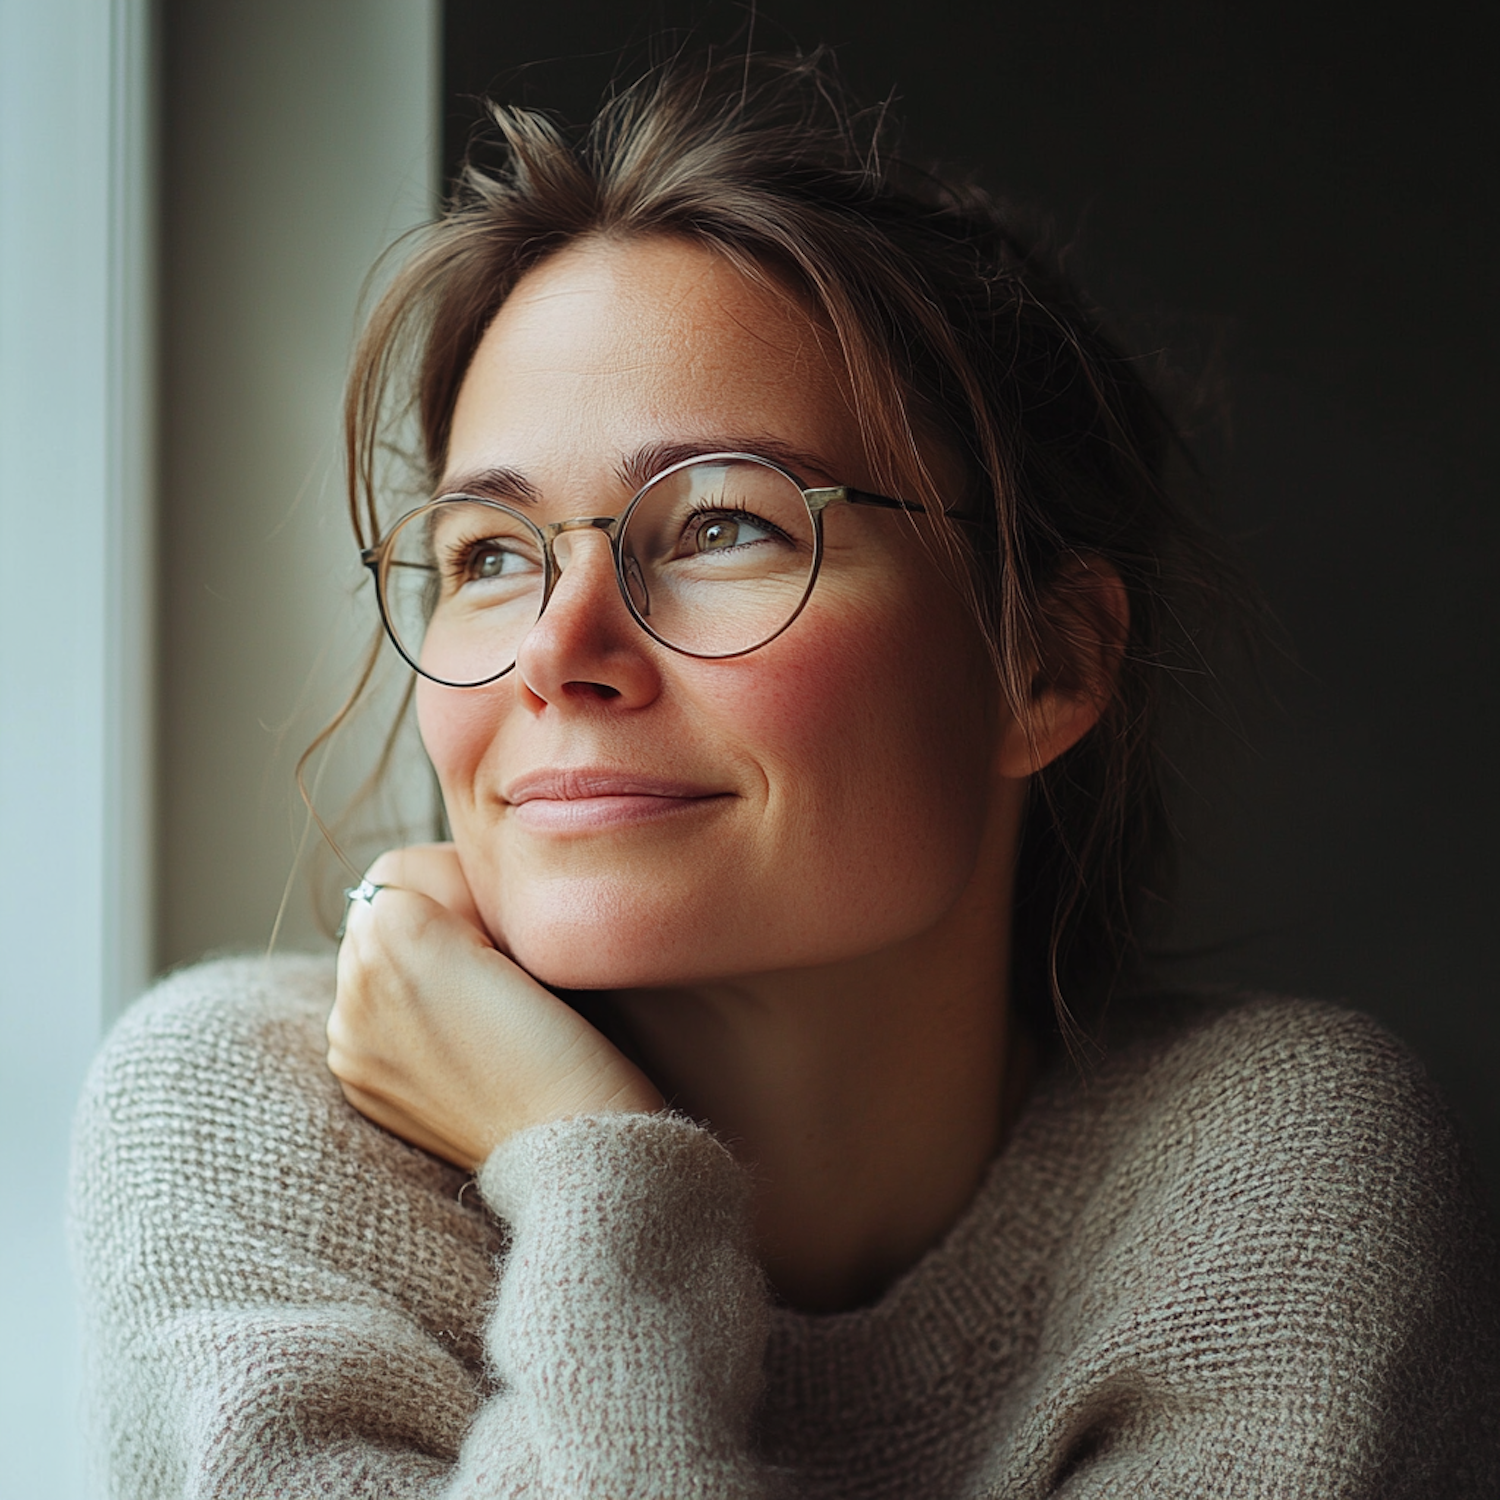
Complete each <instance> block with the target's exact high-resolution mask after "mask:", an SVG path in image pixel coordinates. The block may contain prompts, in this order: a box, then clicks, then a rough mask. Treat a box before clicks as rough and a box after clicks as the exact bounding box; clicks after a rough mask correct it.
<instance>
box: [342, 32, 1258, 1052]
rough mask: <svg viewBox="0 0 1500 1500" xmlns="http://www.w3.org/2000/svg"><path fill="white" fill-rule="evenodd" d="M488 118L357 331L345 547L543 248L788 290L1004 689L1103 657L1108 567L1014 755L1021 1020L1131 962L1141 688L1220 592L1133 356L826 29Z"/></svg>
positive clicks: (1221, 575)
mask: <svg viewBox="0 0 1500 1500" xmlns="http://www.w3.org/2000/svg"><path fill="white" fill-rule="evenodd" d="M489 114H490V116H491V118H492V120H493V123H494V131H493V134H490V135H487V137H486V138H485V139H483V140H481V141H479V142H477V143H476V148H475V150H474V152H472V153H471V157H470V161H469V164H468V165H467V167H466V168H465V170H464V172H463V175H462V178H461V180H460V181H459V183H458V185H457V187H456V189H455V191H454V193H453V196H452V199H451V202H450V204H449V206H448V208H447V211H446V212H445V213H444V214H443V215H442V217H441V218H440V220H439V221H438V222H437V223H436V224H434V225H433V226H431V227H429V228H428V229H427V230H425V231H423V233H422V238H421V239H420V242H419V244H418V246H417V248H416V249H415V251H414V252H413V253H412V254H410V256H409V258H408V259H407V260H406V261H405V263H404V264H403V265H402V266H401V267H400V269H399V271H398V272H397V273H396V275H395V278H394V280H393V281H392V283H391V284H390V286H389V287H388V289H387V290H386V291H385V293H384V295H383V296H382V297H381V298H380V300H379V302H378V304H377V305H376V307H375V309H374V311H373V314H372V315H371V317H370V319H369V322H368V324H367V327H366V329H365V332H364V335H363V338H362V340H361V342H360V344H359V346H358V350H357V353H356V356H355V361H354V366H353V372H352V376H351V380H350V384H349V390H348V397H347V406H346V419H345V420H346V426H345V434H346V442H347V460H348V475H349V500H350V509H351V514H352V517H353V522H354V529H355V532H356V534H357V536H358V537H359V540H360V543H361V545H365V544H368V543H369V542H371V541H373V540H374V539H375V538H376V537H377V536H378V535H379V533H380V531H381V529H382V526H383V524H388V522H389V520H390V519H392V517H391V516H390V515H389V514H386V515H383V514H382V512H383V511H388V509H389V506H390V501H389V500H386V501H385V502H384V503H383V496H382V491H383V489H384V488H385V486H384V483H383V479H382V475H383V472H384V465H383V460H382V455H383V454H384V453H386V452H388V451H389V444H390V435H391V433H392V432H393V430H395V429H396V428H397V427H399V425H400V424H401V423H402V422H408V423H409V422H411V421H413V420H414V422H415V427H416V432H417V445H418V452H417V454H416V461H417V464H418V467H419V469H422V470H423V471H424V472H423V474H422V478H423V480H424V481H425V483H427V484H428V485H429V486H430V485H433V484H436V483H437V481H438V479H439V478H440V476H441V473H442V470H443V467H444V461H445V457H446V450H447V445H448V437H449V431H450V426H451V423H452V419H453V409H454V404H455V402H456V400H457V397H458V392H459V387H460V385H461V384H462V382H463V379H464V376H465V374H466V372H467V370H468V367H469V362H470V360H471V358H472V357H473V354H474V351H475V348H476V346H477V345H478V343H479V341H480V338H481V336H482V335H483V334H484V332H485V330H486V328H487V327H488V325H489V323H490V321H491V319H492V318H493V317H494V316H495V313H496V311H497V310H498V308H499V307H500V304H501V303H502V302H503V301H504V300H505V298H506V297H507V296H508V295H509V293H510V291H511V289H512V288H513V287H514V286H515V285H516V283H517V281H518V280H519V279H520V278H521V277H522V276H523V275H524V274H525V273H526V272H527V271H528V270H530V269H531V268H532V267H533V266H536V265H537V264H538V263H539V262H541V261H542V260H544V259H545V258H546V257H547V256H549V255H551V254H552V253H554V252H555V251H557V250H559V249H560V248H561V247H563V246H565V245H568V244H570V243H572V242H575V241H578V240H580V239H582V238H584V237H586V236H600V237H609V238H615V239H623V238H630V237H635V236H650V235H669V236H674V237H677V238H680V239H683V240H688V241H692V242H694V243H696V244H698V245H702V246H705V247H708V248H710V249H712V250H714V251H717V252H718V253H720V254H722V255H724V256H725V257H727V258H728V259H729V260H730V261H731V262H732V263H733V264H735V265H736V266H737V267H739V268H741V269H742V270H744V271H745V272H746V273H747V274H749V275H751V276H754V277H756V278H758V279H760V280H761V281H762V282H767V283H770V284H773V285H775V286H777V287H779V288H781V289H784V290H787V291H790V292H792V293H793V294H795V295H796V296H797V297H799V299H801V300H802V301H803V302H804V303H805V305H806V306H807V307H808V308H809V310H810V312H811V313H812V314H813V316H814V319H815V321H816V322H817V323H818V324H819V325H820V326H821V327H822V328H823V329H825V330H826V331H827V334H828V336H829V337H831V339H832V340H833V341H834V344H835V348H836V353H837V354H838V355H839V356H841V358H842V360H843V362H844V364H845V365H846V367H847V371H848V378H849V381H850V384H851V388H852V390H853V393H854V398H855V407H856V410H857V413H858V419H859V422H860V425H861V428H862V432H863V437H864V442H865V446H866V449H867V451H868V454H869V457H870V462H871V466H872V471H873V472H872V478H873V480H874V482H875V484H876V486H877V487H878V488H880V489H882V490H884V492H885V493H887V494H897V495H903V496H906V497H907V498H912V499H918V500H921V501H924V502H926V503H928V504H929V506H930V507H931V508H934V509H936V510H939V511H941V510H942V509H943V508H944V507H945V506H946V507H949V508H952V507H954V505H955V502H957V508H958V509H960V510H961V511H963V512H965V514H964V515H963V516H962V517H961V518H960V519H956V520H953V521H952V522H950V523H948V524H947V532H948V535H947V541H948V544H949V546H950V547H951V548H952V549H953V550H954V551H955V552H956V553H957V554H958V555H959V556H961V557H962V558H963V559H964V560H965V563H966V568H965V570H964V571H965V573H966V576H967V578H968V580H969V586H970V595H971V600H972V605H973V609H974V613H975V617H976V619H977V621H978V623H979V625H980V628H981V629H982V630H983V632H984V635H985V638H986V640H987V641H988V644H989V647H990V650H991V653H992V655H993V660H994V664H995V670H996V672H997V674H998V677H999V680H1000V683H1001V685H1002V688H1003V690H1004V692H1005V694H1006V695H1007V697H1008V699H1009V701H1010V702H1011V704H1012V706H1013V708H1015V709H1016V710H1018V711H1019V710H1023V709H1024V706H1025V704H1026V703H1027V700H1028V699H1029V698H1031V697H1032V695H1033V694H1034V692H1035V691H1036V688H1037V685H1038V682H1039V680H1041V679H1044V678H1050V679H1052V680H1053V681H1058V680H1059V679H1067V678H1068V677H1069V676H1070V675H1072V676H1074V677H1075V679H1076V676H1077V674H1078V672H1079V671H1080V670H1081V669H1084V670H1086V664H1087V663H1088V662H1089V661H1091V660H1093V661H1097V660H1098V658H1099V653H1098V652H1097V650H1094V651H1090V650H1087V649H1075V647H1074V645H1073V644H1072V643H1071V642H1070V635H1071V636H1072V640H1073V641H1074V642H1076V641H1077V640H1078V639H1080V638H1087V637H1090V636H1092V637H1094V638H1095V639H1096V640H1097V638H1099V637H1101V636H1103V637H1107V636H1108V634H1109V629H1108V622H1107V621H1105V620H1103V619H1102V618H1090V609H1091V602H1090V601H1091V597H1093V596H1091V595H1090V593H1089V591H1088V590H1087V589H1079V588H1077V587H1074V588H1073V590H1072V597H1069V585H1070V583H1071V584H1074V585H1076V584H1077V581H1078V580H1079V578H1080V576H1081V575H1082V573H1083V569H1082V568H1081V567H1080V566H1079V564H1080V563H1081V562H1086V561H1087V560H1090V559H1102V560H1103V561H1105V562H1107V563H1108V564H1109V565H1110V566H1111V567H1112V568H1114V569H1115V570H1116V571H1117V572H1118V574H1119V576H1120V578H1121V579H1122V580H1123V582H1124V585H1125V588H1126V590H1127V591H1128V595H1129V601H1130V630H1129V639H1128V642H1127V644H1126V646H1125V648H1124V650H1123V652H1122V653H1121V654H1120V656H1119V659H1118V667H1117V671H1116V673H1115V676H1114V681H1113V686H1112V690H1109V696H1108V703H1107V706H1106V707H1105V709H1104V712H1103V716H1102V717H1101V719H1100V720H1099V722H1098V724H1097V726H1096V727H1095V728H1094V729H1093V730H1092V731H1091V732H1090V733H1089V734H1088V735H1086V736H1085V737H1084V738H1083V740H1082V741H1081V742H1079V743H1078V744H1077V745H1076V746H1074V748H1073V749H1071V750H1070V751H1068V752H1067V753H1066V754H1065V755H1063V756H1062V757H1060V758H1059V759H1058V760H1056V761H1055V762H1054V763H1053V764H1051V765H1049V766H1048V767H1047V768H1046V769H1045V770H1044V771H1042V772H1040V773H1038V774H1037V775H1036V776H1035V777H1034V778H1033V785H1032V790H1031V795H1030V799H1029V802H1028V808H1027V812H1026V821H1025V826H1024V831H1023V835H1022V843H1021V849H1020V854H1019V865H1018V869H1017V872H1016V890H1017V892H1018V895H1017V900H1016V916H1015V932H1014V941H1013V953H1014V966H1015V987H1014V988H1015V995H1016V1000H1017V1003H1018V1004H1019V1005H1020V1006H1021V1008H1022V1010H1023V1013H1026V1014H1028V1015H1029V1016H1030V1018H1031V1019H1032V1020H1033V1021H1037V1022H1040V1023H1041V1025H1040V1028H1039V1029H1040V1030H1041V1031H1042V1033H1043V1034H1044V1035H1046V1034H1054V1035H1055V1034H1056V1033H1055V1032H1053V1030H1052V1026H1053V1024H1056V1025H1058V1026H1060V1027H1061V1029H1062V1034H1063V1035H1064V1036H1067V1035H1069V1034H1070V1033H1071V1031H1072V1028H1073V1027H1074V1025H1075V1018H1076V1020H1077V1021H1083V1022H1085V1023H1087V1022H1088V1021H1090V1020H1092V1019H1093V1018H1094V1017H1095V1016H1096V1015H1097V1014H1098V1012H1099V1009H1100V1007H1101V1005H1102V1003H1103V1001H1104V999H1105V998H1106V997H1107V995H1108V993H1109V992H1110V990H1111V989H1112V987H1113V986H1114V985H1115V984H1116V983H1117V982H1118V981H1119V980H1120V979H1121V977H1122V976H1125V975H1127V974H1129V973H1130V972H1131V971H1132V970H1133V968H1134V967H1135V966H1136V964H1137V961H1138V959H1139V956H1140V952H1141V941H1142V939H1141V933H1142V917H1143V909H1144V908H1145V907H1146V906H1147V905H1148V904H1149V903H1150V902H1151V901H1152V900H1153V898H1159V897H1161V896H1162V895H1163V893H1164V888H1165V880H1166V877H1167V874H1168V871H1169V866H1170V856H1171V852H1172V843H1173V840H1172V837H1171V828H1170V824H1169V818H1168V811H1167V805H1166V798H1165V786H1164V752H1163V747H1162V728H1163V717H1164V713H1165V711H1166V709H1167V708H1168V706H1169V704H1170V702H1171V700H1172V699H1173V697H1174V696H1177V695H1179V694H1180V693H1181V692H1182V690H1183V689H1184V688H1186V689H1187V691H1188V693H1189V695H1191V696H1196V695H1197V692H1196V689H1195V688H1193V686H1192V683H1193V682H1194V681H1197V682H1199V683H1200V684H1201V682H1202V680H1203V678H1204V673H1205V669H1204V666H1203V662H1202V657H1201V651H1200V646H1199V643H1198V641H1197V635H1198V633H1199V631H1200V630H1201V629H1202V628H1203V627H1204V626H1205V625H1206V624H1207V623H1209V622H1211V621H1212V620H1213V618H1214V617H1215V616H1216V615H1220V616H1222V615H1223V614H1224V613H1226V611H1229V610H1231V609H1232V608H1233V607H1234V606H1235V604H1236V602H1237V600H1238V598H1239V597H1240V590H1239V587H1238V585H1237V583H1236V581H1235V575H1234V574H1233V573H1232V571H1230V570H1229V569H1227V568H1226V567H1225V566H1224V565H1223V564H1222V563H1221V562H1220V561H1219V559H1218V557H1217V555H1216V553H1215V552H1214V550H1213V548H1212V547H1211V546H1210V545H1209V544H1208V542H1207V541H1206V539H1205V536H1204V535H1203V533H1202V532H1201V531H1200V530H1199V528H1198V526H1197V525H1196V523H1195V522H1194V521H1193V520H1192V519H1191V518H1190V516H1189V514H1188V512H1187V511H1186V509H1185V508H1184V507H1183V506H1182V505H1181V504H1180V503H1179V502H1178V501H1177V500H1175V499H1174V498H1173V496H1172V494H1170V493H1169V489H1168V482H1167V475H1168V472H1169V470H1170V469H1173V468H1174V467H1176V468H1179V469H1181V470H1182V471H1183V472H1184V473H1187V472H1188V467H1189V466H1187V465H1183V464H1179V463H1176V462H1175V460H1176V459H1180V458H1181V457H1182V454H1181V445H1180V444H1179V443H1178V440H1177V437H1176V434H1175V431H1174V429H1173V426H1172V424H1171V422H1170V421H1169V420H1168V419H1167V417H1166V416H1165V415H1164V412H1163V409H1162V407H1161V405H1160V404H1159V403H1158V401H1157V400H1156V398H1155V397H1154V396H1153V395H1152V393H1151V391H1150V390H1149V389H1148V387H1147V384H1146V383H1145V381H1144V380H1143V379H1142V377H1141V374H1140V373H1139V370H1138V368H1137V365H1136V364H1135V363H1134V362H1132V361H1131V360H1130V359H1128V358H1127V357H1126V356H1125V355H1124V353H1123V352H1122V351H1121V350H1120V348H1118V347H1117V346H1116V344H1115V343H1113V342H1112V341H1111V339H1110V338H1109V337H1108V336H1107V335H1106V333H1105V332H1104V330H1103V328H1102V326H1101V322H1100V319H1099V317H1098V316H1097V314H1096V313H1095V312H1094V310H1093V309H1092V308H1090V307H1089V306H1088V305H1087V304H1086V303H1085V302H1084V300H1083V299H1082V298H1081V296H1080V295H1079V293H1078V292H1077V291H1076V290H1075V289H1074V288H1073V287H1072V286H1071V285H1070V284H1069V282H1068V280H1067V279H1066V278H1065V276H1064V275H1063V273H1062V270H1061V267H1060V265H1059V263H1058V260H1057V258H1056V257H1055V256H1053V255H1052V254H1050V253H1048V252H1047V251H1046V250H1045V248H1044V247H1043V245H1042V243H1041V242H1040V240H1039V239H1038V238H1037V237H1035V236H1032V235H1029V234H1027V233H1026V232H1025V231H1024V230H1023V229H1022V228H1021V226H1020V225H1019V223H1018V222H1017V221H1016V219H1015V216H1014V215H1013V214H1012V213H1011V212H1010V211H1009V210H1007V209H1006V208H1005V207H1003V206H1002V205H1000V204H999V203H997V202H995V201H994V200H992V199H991V198H989V197H987V196H986V195H985V194H984V193H982V192H980V191H978V190H977V189H974V188H972V187H967V186H956V185H954V184H953V183H950V182H944V181H942V180H940V179H938V178H936V177H934V176H932V175H930V174H928V173H924V172H919V171H916V170H914V169H912V168H911V167H910V166H908V165H906V164H904V163H903V162H901V161H900V160H898V159H897V158H896V157H894V156H893V155H890V154H888V153H887V151H886V149H885V137H886V129H885V125H886V121H885V118H884V113H883V111H863V112H862V111H859V110H856V109H854V108H853V107H851V106H850V104H849V103H848V102H847V100H846V98H845V95H844V92H843V90H842V88H841V86H840V84H839V82H838V80H837V77H836V75H835V73H834V71H833V69H832V66H831V64H830V62H829V61H828V59H827V57H826V55H825V54H822V53H818V54H814V55H812V56H810V57H796V58H782V57H767V56H757V55H748V56H747V55H744V54H740V55H737V56H734V57H732V58H729V59H723V58H715V57H714V56H712V55H711V54H710V55H704V56H699V57H696V58H686V57H678V58H676V59H675V60H673V61H672V62H670V63H668V64H666V65H664V66H662V67H659V68H657V69H655V70H653V71H652V72H651V73H649V74H648V75H647V76H645V77H644V78H642V79H641V80H640V81H639V82H637V83H635V84H634V85H632V86H630V87H628V88H625V89H623V90H622V91H620V92H617V93H616V94H614V95H613V96H612V97H610V98H609V99H608V100H607V101H606V102H605V103H604V105H603V106H602V107H601V109H600V110H599V112H598V114H597V116H596V117H595V119H594V120H593V121H592V123H591V124H589V125H588V126H587V128H586V129H583V130H582V131H580V132H569V131H567V130H565V129H564V128H562V127H561V126H559V125H558V124H557V123H555V122H554V121H553V120H552V119H550V118H548V117H547V116H545V115H543V114H539V113H537V112H535V111H532V110H528V109H519V108H513V107H508V106H501V105H492V106H490V107H489ZM934 445H937V446H938V447H940V448H942V449H945V450H947V451H948V452H949V453H951V454H952V455H955V456H956V457H957V458H958V459H959V460H960V461H961V463H962V465H963V468H964V471H965V473H966V476H967V479H966V492H965V493H964V494H963V495H962V496H957V497H955V496H953V495H951V494H942V495H940V494H939V493H938V490H937V486H936V484H935V482H934V479H933V475H932V473H931V472H930V470H929V467H928V464H927V463H926V461H925V458H924V455H930V454H931V453H932V452H933V451H934ZM1060 596H1061V597H1060ZM1080 631H1081V632H1082V636H1081V637H1080V636H1079V634H1078V632H1080ZM1063 685H1064V686H1071V687H1073V688H1075V689H1077V690H1083V691H1087V690H1091V684H1089V683H1086V682H1078V681H1076V680H1075V681H1073V682H1072V683H1068V682H1066V681H1064V683H1063ZM1092 686H1096V685H1092Z"/></svg>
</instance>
